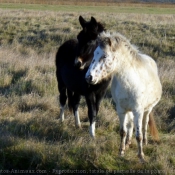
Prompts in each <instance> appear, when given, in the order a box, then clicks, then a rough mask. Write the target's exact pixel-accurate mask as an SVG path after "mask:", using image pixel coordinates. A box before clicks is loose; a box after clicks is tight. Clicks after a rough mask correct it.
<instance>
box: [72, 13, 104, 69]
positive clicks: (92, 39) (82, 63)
mask: <svg viewBox="0 0 175 175" xmlns="http://www.w3.org/2000/svg"><path fill="white" fill-rule="evenodd" d="M79 22H80V25H81V26H82V30H81V31H80V33H79V34H78V36H77V39H78V45H77V52H76V58H75V66H76V67H78V68H79V69H84V68H85V67H87V66H89V65H90V62H91V60H92V58H93V53H94V50H95V49H96V47H97V37H98V34H99V33H101V32H103V31H104V30H105V28H104V27H103V25H102V24H101V23H99V22H97V21H96V19H95V18H94V17H91V20H90V21H86V20H85V19H84V18H83V17H82V16H80V17H79Z"/></svg>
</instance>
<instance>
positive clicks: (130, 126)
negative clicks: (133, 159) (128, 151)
mask: <svg viewBox="0 0 175 175" xmlns="http://www.w3.org/2000/svg"><path fill="white" fill-rule="evenodd" d="M127 118H128V126H127V128H128V133H127V138H126V148H129V146H130V145H131V139H132V134H133V128H134V123H133V118H134V117H133V114H132V112H128V113H127Z"/></svg>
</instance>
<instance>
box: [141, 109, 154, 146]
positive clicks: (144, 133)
mask: <svg viewBox="0 0 175 175" xmlns="http://www.w3.org/2000/svg"><path fill="white" fill-rule="evenodd" d="M151 110H152V108H151V109H150V110H148V111H145V112H144V115H143V143H144V144H145V145H147V144H148V140H147V129H148V121H149V114H150V112H151Z"/></svg>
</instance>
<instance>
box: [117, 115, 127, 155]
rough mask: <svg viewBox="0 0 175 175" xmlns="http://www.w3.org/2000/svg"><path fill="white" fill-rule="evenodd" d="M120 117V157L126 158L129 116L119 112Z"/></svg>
mask: <svg viewBox="0 0 175 175" xmlns="http://www.w3.org/2000/svg"><path fill="white" fill-rule="evenodd" d="M118 115H119V121H120V137H121V142H120V149H119V155H120V156H124V154H125V143H126V137H127V127H126V124H127V115H126V113H122V112H118Z"/></svg>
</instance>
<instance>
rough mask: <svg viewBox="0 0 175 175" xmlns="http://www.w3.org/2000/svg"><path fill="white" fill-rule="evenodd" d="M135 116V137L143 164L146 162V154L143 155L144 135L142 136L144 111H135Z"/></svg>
mask: <svg viewBox="0 0 175 175" xmlns="http://www.w3.org/2000/svg"><path fill="white" fill-rule="evenodd" d="M133 115H134V125H135V135H136V140H137V144H138V157H139V158H140V160H141V162H144V153H143V144H142V143H143V135H142V122H143V111H142V110H135V111H134V112H133Z"/></svg>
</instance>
